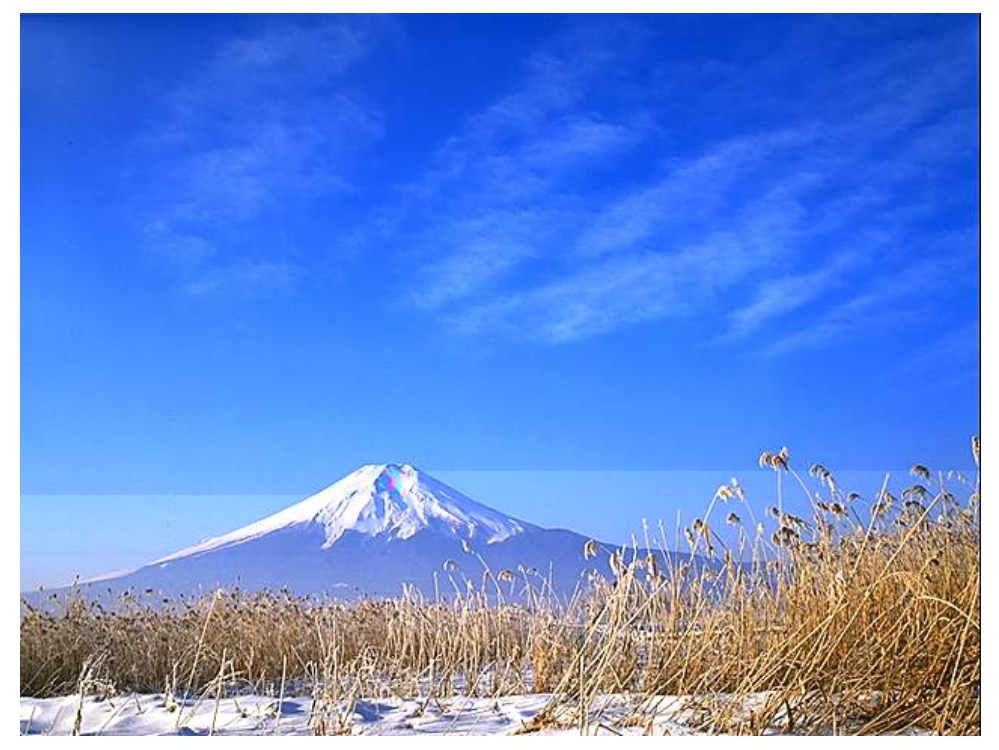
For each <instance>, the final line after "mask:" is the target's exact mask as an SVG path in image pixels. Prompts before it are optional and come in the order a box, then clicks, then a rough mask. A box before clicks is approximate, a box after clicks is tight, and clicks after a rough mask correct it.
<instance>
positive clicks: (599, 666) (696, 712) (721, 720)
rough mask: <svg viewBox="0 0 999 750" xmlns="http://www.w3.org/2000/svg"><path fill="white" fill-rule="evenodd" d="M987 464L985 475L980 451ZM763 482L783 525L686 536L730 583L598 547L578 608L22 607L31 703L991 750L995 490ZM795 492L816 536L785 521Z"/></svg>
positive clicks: (225, 595)
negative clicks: (242, 702)
mask: <svg viewBox="0 0 999 750" xmlns="http://www.w3.org/2000/svg"><path fill="white" fill-rule="evenodd" d="M972 451H973V453H974V457H975V461H976V465H977V464H978V462H979V460H980V450H979V443H978V440H977V439H975V440H974V441H973V444H972ZM760 463H761V465H762V466H763V467H765V468H768V469H772V470H773V471H774V472H775V475H776V477H775V482H776V485H777V487H778V488H779V490H778V495H777V497H776V502H775V503H774V505H773V506H772V507H762V508H761V507H754V503H753V502H750V500H749V499H747V498H746V497H744V494H743V491H742V488H741V487H740V485H739V484H738V483H736V482H733V483H732V484H730V485H725V486H723V487H721V488H719V490H718V492H717V494H716V496H715V497H714V499H713V500H712V501H711V503H710V505H709V507H708V508H707V509H706V512H705V514H704V516H703V517H702V518H700V519H697V520H695V521H694V522H693V523H692V524H691V525H690V526H688V527H687V528H684V529H682V530H679V534H680V535H681V538H683V539H685V540H686V544H687V545H688V546H689V551H691V552H694V553H697V554H700V555H704V556H706V557H708V558H709V559H711V560H713V561H714V565H713V566H710V567H705V568H703V569H700V570H694V569H691V568H689V567H685V566H681V565H672V566H671V565H667V566H662V565H661V564H655V561H654V560H653V559H651V558H648V557H643V556H641V555H636V554H635V550H637V549H639V547H637V546H636V547H635V549H632V550H628V549H624V550H606V549H602V548H600V546H599V545H597V544H595V543H592V544H589V545H587V547H586V548H585V549H583V550H580V554H581V555H584V554H585V555H587V556H589V557H593V556H596V555H608V554H610V555H612V558H613V559H612V569H613V570H615V573H616V575H615V576H614V579H613V580H605V579H596V580H591V581H588V582H586V585H584V586H581V587H580V589H579V592H578V594H577V595H576V596H575V597H574V598H573V599H572V600H571V601H568V602H564V601H556V600H555V598H554V597H552V596H550V595H549V594H548V593H547V592H546V590H545V588H544V585H543V583H539V582H538V578H537V576H533V575H528V572H527V571H524V570H517V571H513V570H505V571H485V573H486V575H485V577H484V579H483V580H484V581H485V586H484V588H478V589H468V588H465V589H463V588H461V587H457V588H455V589H452V592H453V593H452V595H450V596H447V597H443V596H442V597H441V598H440V599H439V600H438V601H427V600H425V599H423V598H421V597H420V596H418V595H416V594H414V593H412V592H409V593H408V594H406V595H404V596H401V597H399V598H398V599H394V600H381V601H374V600H371V601H360V602H357V603H350V604H346V603H335V602H319V601H315V600H309V599H303V598H297V597H295V596H292V595H291V594H289V593H273V592H263V593H245V592H239V591H216V592H214V593H213V594H211V595H209V596H205V597H203V598H200V599H198V600H194V601H187V600H177V601H158V600H157V601H155V602H151V601H150V598H149V596H148V595H146V594H145V592H135V593H134V594H133V595H131V596H126V597H124V598H123V599H122V601H120V602H119V606H117V607H114V608H113V609H111V610H109V611H105V610H104V609H102V608H101V606H99V605H97V604H94V603H88V602H87V601H84V600H83V599H75V600H69V601H66V602H64V603H62V604H61V605H60V608H59V609H58V610H56V611H52V610H49V609H40V608H32V607H30V606H28V605H27V604H26V603H23V602H22V609H21V647H20V648H21V677H20V681H21V695H22V696H23V697H27V696H34V697H46V696H65V695H71V694H72V695H78V696H80V702H79V705H80V707H81V708H80V710H81V711H82V706H83V698H84V697H85V696H94V695H96V696H98V697H106V698H109V699H110V698H112V697H113V696H115V695H119V694H122V693H126V692H136V693H157V694H162V696H163V703H164V707H165V708H166V710H168V711H171V710H177V706H180V707H181V708H180V712H181V713H182V712H183V708H182V707H183V705H185V704H184V700H185V698H186V699H188V700H190V699H191V698H197V699H201V700H204V701H207V702H211V701H215V702H216V707H217V704H218V700H220V699H221V698H222V697H225V696H231V695H239V694H254V695H268V696H274V697H277V698H278V699H279V700H280V699H283V698H284V697H290V696H293V695H299V696H300V695H308V696H311V698H312V702H311V704H310V705H311V708H310V713H309V717H308V726H309V728H310V729H311V731H312V732H314V733H316V734H335V733H347V732H350V731H351V723H352V721H353V719H352V717H353V716H355V711H354V708H355V706H356V704H357V702H358V701H360V700H364V699H373V698H397V699H416V700H418V701H420V702H421V703H422V705H423V706H427V705H428V704H431V703H433V702H436V701H446V700H448V699H451V698H453V697H454V696H457V695H461V696H474V697H478V698H490V699H500V698H502V697H504V696H515V695H526V694H544V695H546V696H548V697H547V699H546V701H545V704H544V706H543V708H542V709H541V710H539V711H537V712H535V713H534V715H532V716H531V718H530V719H529V720H527V721H524V722H521V724H520V726H519V727H518V728H517V730H516V731H517V732H520V733H527V732H534V731H544V730H550V729H575V730H579V731H587V729H588V725H589V724H591V723H592V722H599V721H600V719H599V717H598V718H596V719H594V715H593V707H594V705H596V704H597V703H598V701H599V700H600V698H601V696H607V695H612V694H613V695H627V696H629V701H628V706H629V708H628V710H626V711H623V712H621V711H619V712H618V713H617V714H616V715H615V718H614V722H615V724H614V726H616V727H618V728H619V729H620V728H623V727H628V726H632V727H634V726H645V725H648V726H649V727H652V718H650V717H655V716H656V715H657V712H661V711H665V710H667V706H666V704H664V703H663V699H662V696H681V697H683V701H682V707H683V710H684V711H685V716H686V721H687V723H688V725H689V726H691V727H692V728H695V729H697V730H698V731H704V732H710V733H736V734H757V733H763V732H767V731H781V732H794V733H829V732H833V733H891V732H903V731H913V730H919V731H924V732H932V733H939V734H977V733H980V722H981V693H980V686H981V656H980V654H981V599H980V593H981V568H980V544H981V527H980V513H979V507H980V489H979V479H978V477H977V476H971V477H966V476H962V475H960V474H957V473H954V472H950V473H941V472H933V471H930V470H929V469H927V468H925V467H922V466H914V467H912V470H911V472H910V474H911V475H910V476H909V477H906V478H905V482H904V484H905V485H906V486H905V487H904V488H894V487H889V485H888V483H887V481H886V483H885V486H884V487H883V488H882V490H881V492H880V493H879V494H878V496H876V497H872V498H861V497H858V496H856V495H853V494H850V493H849V492H847V491H845V490H844V489H842V488H840V487H839V485H838V484H837V483H836V479H835V477H834V476H833V475H832V474H831V473H830V472H829V471H828V470H826V469H825V468H824V467H822V466H820V465H813V466H811V468H810V469H809V470H808V471H807V472H805V471H802V470H798V469H797V467H796V466H795V465H793V463H792V461H791V458H790V456H789V454H788V452H787V450H786V449H784V450H782V451H780V452H777V453H769V452H768V453H764V454H763V455H762V456H761V457H760ZM791 492H795V493H805V495H806V496H807V497H808V499H809V504H810V506H811V508H812V513H811V514H810V516H809V517H808V518H799V517H796V516H794V515H792V514H790V513H786V512H785V511H784V510H783V509H782V508H783V505H784V502H783V501H784V500H785V499H786V498H787V497H789V493H791ZM781 493H782V494H781ZM647 541H648V543H649V544H650V545H651V546H652V547H655V546H657V545H662V546H664V547H665V542H664V540H655V539H652V540H647ZM685 551H686V550H685ZM667 559H669V558H668V555H667ZM663 567H665V568H666V569H662V568H663ZM442 575H443V576H445V578H446V576H447V571H446V570H445V571H442ZM171 705H172V706H173V708H171ZM497 705H498V704H497ZM669 706H670V707H671V708H670V709H669V710H675V709H676V706H677V704H676V703H671V704H669ZM75 726H76V728H77V729H78V728H79V721H77V723H76V725H75Z"/></svg>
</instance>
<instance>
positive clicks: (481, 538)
mask: <svg viewBox="0 0 999 750" xmlns="http://www.w3.org/2000/svg"><path fill="white" fill-rule="evenodd" d="M316 526H319V527H321V528H322V529H323V533H324V542H323V547H324V548H327V547H330V546H332V545H333V544H334V543H335V542H336V541H337V540H338V539H340V537H342V536H343V535H344V534H345V533H347V532H348V531H353V532H357V533H360V534H364V535H367V536H372V537H378V538H381V539H384V540H387V541H390V540H396V539H408V538H410V537H412V536H413V535H415V534H417V533H418V532H420V531H423V530H425V529H430V530H433V531H436V532H438V533H443V534H446V535H449V536H453V537H458V538H460V539H464V540H469V541H472V540H474V541H477V542H485V543H487V544H490V543H493V542H501V541H505V540H506V539H509V538H510V537H513V536H516V535H518V534H521V533H522V532H524V531H525V530H527V529H532V528H536V527H534V526H532V525H531V524H529V523H526V522H524V521H519V520H517V519H515V518H512V517H510V516H507V515H505V514H503V513H501V512H499V511H497V510H494V509H492V508H489V507H487V506H485V505H482V504H480V503H477V502H476V501H474V500H472V499H471V498H469V497H466V496H465V495H463V494H462V493H460V492H458V491H457V490H455V489H452V488H451V487H448V486H447V485H446V484H444V483H443V482H440V481H438V480H436V479H434V478H433V477H431V476H430V475H429V474H427V473H425V472H421V471H420V470H418V469H417V468H416V467H414V466H412V465H410V464H368V465H365V466H362V467H361V468H360V469H358V470H357V471H354V472H353V473H351V474H348V475H347V476H346V477H344V478H343V479H341V480H340V481H338V482H336V483H335V484H332V485H330V486H329V487H327V488H326V489H324V490H321V491H319V492H317V493H316V494H315V495H312V496H311V497H308V498H306V499H305V500H303V501H301V502H299V503H296V504H295V505H292V506H290V507H288V508H286V509H285V510H282V511H280V512H278V513H275V514H274V515H272V516H268V517H267V518H264V519H263V520H261V521H257V522H256V523H253V524H250V525H249V526H245V527H243V528H241V529H237V530H236V531H234V532H232V533H230V534H226V535H224V536H220V537H216V538H213V539H208V540H205V541H203V542H200V543H199V544H196V545H194V546H193V547H188V548H187V549H184V550H181V551H180V552H177V553H175V554H173V555H170V556H168V557H165V558H162V559H160V560H157V561H156V562H157V563H164V562H168V561H172V560H176V559H178V558H182V557H188V556H190V555H197V554H201V553H204V552H209V551H212V550H217V549H220V548H224V547H229V546H231V545H235V544H239V543H241V542H245V541H249V540H251V539H257V538H260V537H262V536H265V535H267V534H270V533H272V532H275V531H278V530H281V529H286V528H288V527H310V528H314V527H316Z"/></svg>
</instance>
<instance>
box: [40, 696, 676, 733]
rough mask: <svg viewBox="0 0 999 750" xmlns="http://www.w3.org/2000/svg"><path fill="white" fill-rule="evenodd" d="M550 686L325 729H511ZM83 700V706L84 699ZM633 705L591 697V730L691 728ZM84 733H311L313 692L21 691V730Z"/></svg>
mask: <svg viewBox="0 0 999 750" xmlns="http://www.w3.org/2000/svg"><path fill="white" fill-rule="evenodd" d="M550 697H551V696H549V695H546V694H534V695H522V696H509V697H504V698H465V697H458V698H451V699H442V700H440V701H439V702H438V701H436V700H429V701H427V700H399V699H386V700H378V701H367V700H365V701H357V703H356V704H355V705H354V707H353V711H352V712H350V713H348V714H346V715H342V714H341V715H339V716H338V715H337V714H336V713H335V712H331V713H328V714H327V715H326V724H327V731H328V732H329V733H331V734H332V733H334V731H335V730H336V729H337V726H336V725H337V724H339V728H340V729H341V730H344V731H349V733H351V734H368V735H412V734H433V735H444V734H451V735H486V734H512V733H515V732H517V730H519V729H522V728H523V727H524V725H525V722H529V721H530V720H531V719H532V718H533V717H535V716H536V715H537V714H538V713H539V712H540V711H541V710H542V709H543V708H544V707H545V705H546V704H547V703H548V702H549V699H550ZM81 705H82V711H80V710H79V709H80V707H81ZM632 708H633V705H632V704H631V703H630V702H629V700H628V699H626V698H624V697H620V696H604V697H601V698H598V699H597V700H596V701H594V703H593V705H592V707H591V710H590V713H589V723H590V726H589V729H588V733H590V734H597V733H599V734H645V733H647V732H652V733H654V734H658V735H662V734H693V733H695V732H694V731H693V730H691V729H690V728H689V727H688V726H685V724H684V723H683V721H682V714H683V712H682V711H678V709H679V708H680V702H679V701H677V700H676V699H663V701H662V702H660V703H659V705H658V706H657V710H656V711H655V714H656V718H654V719H652V720H651V721H649V720H644V721H636V720H634V719H629V720H625V719H624V717H626V716H628V715H631V714H632V711H631V709H632ZM78 715H79V716H80V720H79V721H80V725H79V729H78V732H79V734H82V735H164V734H165V735H210V734H216V735H286V734H288V735H295V734H312V733H313V727H314V726H315V725H316V724H317V721H316V717H315V716H313V700H312V698H285V699H284V700H283V701H279V700H278V699H276V698H272V697H264V696H258V695H248V696H240V697H233V698H223V699H221V700H219V701H218V703H217V704H216V702H215V700H214V699H211V698H206V699H203V700H201V701H195V700H189V701H179V702H178V704H177V705H175V706H173V707H171V706H168V704H167V702H166V700H165V699H164V696H163V695H162V694H156V695H137V694H123V695H119V696H116V697H113V698H110V699H104V700H99V699H97V698H94V697H87V698H85V699H84V700H83V702H82V704H81V702H80V699H79V696H67V697H64V698H44V699H35V698H22V699H21V734H32V735H46V734H52V735H65V734H72V733H73V728H74V724H75V723H76V721H77V716H78ZM540 733H541V734H579V733H580V730H579V727H578V725H577V726H576V727H574V728H571V729H570V728H557V727H555V728H552V727H549V728H547V729H544V730H542V731H541V732H540Z"/></svg>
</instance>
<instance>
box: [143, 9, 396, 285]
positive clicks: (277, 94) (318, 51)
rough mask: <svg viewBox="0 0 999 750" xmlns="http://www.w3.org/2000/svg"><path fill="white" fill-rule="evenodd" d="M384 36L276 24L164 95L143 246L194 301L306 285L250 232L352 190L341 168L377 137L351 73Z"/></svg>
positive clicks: (148, 136) (349, 27)
mask: <svg viewBox="0 0 999 750" xmlns="http://www.w3.org/2000/svg"><path fill="white" fill-rule="evenodd" d="M380 31H381V29H380V28H377V27H376V26H373V25H372V23H371V22H369V21H367V20H365V19H360V20H355V21H354V22H340V21H337V22H324V23H320V24H310V25H301V24H297V23H281V24H277V25H273V26H270V27H268V28H266V29H264V30H263V31H260V32H259V33H257V34H255V35H250V36H245V37H241V38H235V39H230V40H228V41H225V42H223V43H222V44H221V45H220V46H219V47H218V48H217V49H216V50H214V51H213V52H212V53H211V54H210V56H209V57H208V59H207V60H206V61H205V63H204V64H203V66H202V69H201V70H200V72H199V73H198V74H197V75H196V76H194V77H193V78H191V79H190V80H188V81H187V82H186V83H184V84H182V85H179V86H178V87H177V88H176V90H174V91H172V92H169V93H168V94H167V96H166V101H165V105H164V106H165V115H164V117H163V118H162V119H161V121H160V122H159V123H158V124H157V125H156V126H155V127H153V128H151V129H150V130H149V131H148V132H147V133H145V134H144V136H143V139H142V149H143V151H144V154H145V156H146V157H147V158H148V159H150V160H153V161H155V162H156V163H158V164H160V165H162V167H161V173H162V174H163V175H164V179H163V180H162V186H161V189H160V190H159V191H158V195H157V196H156V198H155V205H154V207H153V208H152V209H151V212H150V216H149V218H148V220H147V228H146V232H145V243H146V247H147V249H148V250H149V251H150V252H151V253H153V255H154V256H155V257H157V258H159V259H160V260H162V261H164V262H172V263H174V265H175V266H177V268H178V270H179V272H180V274H181V277H182V278H184V279H185V280H184V281H183V282H182V284H181V286H182V288H183V289H184V290H186V291H187V292H188V293H190V294H193V295H196V296H208V295H210V294H212V293H215V292H223V291H229V290H233V289H236V288H238V287H244V288H245V289H246V290H247V291H251V290H255V291H257V292H263V291H266V290H272V291H280V290H288V289H290V288H292V287H293V286H294V285H295V283H296V281H297V279H299V278H301V277H302V276H303V274H302V273H301V271H302V269H301V268H300V267H299V261H298V259H297V258H295V257H292V256H288V255H287V254H286V253H283V251H282V249H281V245H280V244H276V243H269V244H268V245H267V246H257V247H253V245H254V242H253V241H252V239H253V233H252V232H251V233H250V234H249V235H248V234H247V229H248V228H249V227H251V226H253V224H254V222H256V221H257V220H259V219H261V218H262V217H266V216H267V215H269V214H273V213H275V212H277V211H290V210H292V209H293V206H294V202H295V201H301V200H303V199H308V198H312V197H317V196H321V195H335V194H336V193H338V192H343V191H348V190H350V189H351V179H350V175H349V172H348V170H347V168H346V164H348V163H349V162H350V161H351V160H352V159H354V158H355V157H356V153H357V152H358V150H359V149H361V148H362V147H363V146H365V145H366V144H368V143H370V142H371V141H372V140H373V139H374V138H376V137H377V136H378V135H379V133H380V132H381V127H382V126H381V121H380V117H379V115H378V114H377V113H376V112H374V111H372V110H371V109H369V108H368V107H366V106H362V105H361V104H359V103H358V102H356V101H355V100H354V99H353V98H351V96H350V95H349V94H348V93H347V92H346V90H347V88H348V85H347V81H346V78H347V76H346V74H347V73H348V72H349V71H350V70H351V68H352V66H354V65H356V64H358V63H359V62H360V61H361V60H362V59H363V58H364V56H365V55H366V54H368V52H369V51H370V49H371V48H372V45H373V44H374V42H375V40H376V39H377V38H378V36H379V33H380ZM248 237H249V238H250V241H248Z"/></svg>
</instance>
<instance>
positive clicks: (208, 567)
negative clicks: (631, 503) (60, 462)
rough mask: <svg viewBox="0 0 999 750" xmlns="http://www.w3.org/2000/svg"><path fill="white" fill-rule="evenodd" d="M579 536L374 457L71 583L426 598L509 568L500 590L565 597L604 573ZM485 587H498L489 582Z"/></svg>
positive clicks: (103, 589)
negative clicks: (273, 508)
mask: <svg viewBox="0 0 999 750" xmlns="http://www.w3.org/2000/svg"><path fill="white" fill-rule="evenodd" d="M587 541H588V538H587V537H585V536H582V535H580V534H577V533H575V532H573V531H567V530H563V529H545V528H541V527H539V526H535V525H534V524H531V523H528V522H526V521H521V520H519V519H516V518H513V517H511V516H508V515H506V514H504V513H502V512H500V511H498V510H495V509H493V508H489V507H487V506H485V505H482V504H481V503H478V502H476V501H475V500H472V499H471V498H469V497H467V496H465V495H463V494H462V493H461V492H458V491H457V490H455V489H453V488H451V487H448V486H447V485H446V484H444V483H443V482H440V481H438V480H436V479H434V478H433V477H432V476H430V475H429V474H427V473H426V472H423V471H420V470H419V469H417V468H415V467H413V466H410V465H409V464H371V465H367V466H362V467H361V468H360V469H358V470H357V471H355V472H353V473H351V474H349V475H347V476H346V477H344V478H343V479H341V480H340V481H338V482H336V483H335V484H333V485H331V486H329V487H327V488H326V489H324V490H321V491H320V492H318V493H316V494H315V495H312V496H311V497H309V498H306V499H305V500H303V501H301V502H299V503H296V504H295V505H292V506H290V507H288V508H286V509H285V510H282V511H280V512H278V513H275V514H274V515H272V516H268V517H267V518H264V519H263V520H261V521H257V522H256V523H253V524H250V525H249V526H245V527H243V528H241V529H237V530H236V531H233V532H231V533H229V534H225V535H223V536H219V537H215V538H212V539H207V540H204V541H202V542H199V543H198V544H195V545H193V546H191V547H187V548H186V549H182V550H180V551H179V552H176V553H174V554H171V555H168V556H166V557H163V558H161V559H159V560H155V561H153V562H151V563H150V564H148V565H145V566H143V567H141V568H138V569H136V570H133V571H130V572H126V573H123V574H111V575H109V576H104V577H100V578H96V579H91V580H90V581H87V582H84V583H82V584H80V586H79V589H80V590H81V591H83V592H84V593H90V594H93V595H94V596H99V597H100V598H105V597H111V596H114V595H115V594H117V593H119V592H121V591H123V590H126V589H132V590H133V591H136V592H149V593H148V596H151V597H155V598H156V599H159V598H161V597H165V596H176V595H178V594H185V595H190V594H195V593H198V592H204V591H209V590H211V589H212V588H214V587H217V586H225V587H233V586H238V587H239V588H240V589H243V590H251V591H252V590H259V589H265V588H267V589H272V590H278V589H282V588H286V589H289V590H290V591H292V592H294V593H296V594H311V595H326V596H332V597H338V598H344V599H354V598H357V597H360V596H398V595H399V594H401V593H402V590H403V586H404V585H409V586H413V587H415V588H416V589H418V590H420V591H421V592H422V593H423V594H424V595H425V596H428V597H434V596H437V595H449V594H453V593H454V591H455V588H456V587H457V588H458V589H459V590H464V589H465V588H466V586H467V582H471V583H472V584H473V585H474V586H475V587H476V588H479V587H481V586H482V584H483V574H484V573H485V571H486V570H487V569H488V570H490V571H491V572H492V574H493V575H494V576H498V575H499V573H500V572H501V571H503V570H509V571H511V572H513V573H514V576H515V580H514V581H507V582H506V583H505V585H504V586H503V589H504V591H505V592H506V591H513V592H516V591H517V590H518V589H519V590H521V591H523V590H524V589H525V588H526V581H530V583H531V585H532V586H533V588H534V589H535V590H538V589H539V588H541V586H542V585H543V583H544V581H547V583H544V585H546V586H550V587H551V589H552V591H554V592H555V593H556V594H557V595H559V596H563V597H564V596H568V595H571V593H572V592H573V590H574V589H575V588H576V587H577V586H579V585H582V584H583V583H584V581H585V576H584V574H585V572H586V571H587V570H593V569H596V570H598V571H599V572H601V573H602V574H603V575H605V576H608V575H610V574H611V571H610V566H609V564H608V560H609V552H610V550H611V549H612V547H611V546H610V545H601V546H602V547H603V550H602V553H601V554H599V555H598V556H597V558H596V559H593V560H587V559H586V558H585V556H584V553H583V548H584V545H585V544H586V542H587ZM486 585H487V588H488V589H489V590H495V589H494V587H495V585H496V584H495V581H494V580H492V579H487V582H486Z"/></svg>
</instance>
